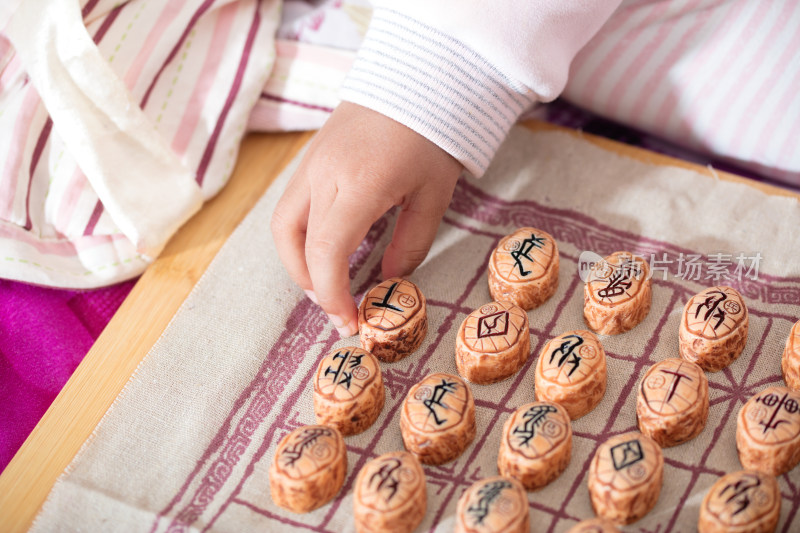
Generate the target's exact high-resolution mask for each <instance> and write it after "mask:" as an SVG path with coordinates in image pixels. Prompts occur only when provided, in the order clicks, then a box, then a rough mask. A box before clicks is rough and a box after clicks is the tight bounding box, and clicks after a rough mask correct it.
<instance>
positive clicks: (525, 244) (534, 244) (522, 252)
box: [511, 233, 545, 277]
mask: <svg viewBox="0 0 800 533" xmlns="http://www.w3.org/2000/svg"><path fill="white" fill-rule="evenodd" d="M544 243H545V240H544V237H537V236H536V235H534V234H533V233H531V236H530V238H527V239H525V240H524V241H522V244H520V246H519V248H517V249H516V250H512V251H511V257H513V258H514V263H515V264H516V266H517V267H518V268H519V275H520V276H522V277H525V276H527V275H528V274H530V273H531V271H530V270H525V267H524V266H523V265H522V258H523V257H524V258H525V259H527V260H528V261H530V262H531V263H533V262H534V261H533V257H531V256H530V253H531V251H533V249H534V248H539V249H543V248H544Z"/></svg>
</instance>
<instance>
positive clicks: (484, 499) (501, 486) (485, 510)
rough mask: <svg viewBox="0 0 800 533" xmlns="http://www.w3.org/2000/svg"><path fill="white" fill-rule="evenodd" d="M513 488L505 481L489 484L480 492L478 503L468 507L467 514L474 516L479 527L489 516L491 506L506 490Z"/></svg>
mask: <svg viewBox="0 0 800 533" xmlns="http://www.w3.org/2000/svg"><path fill="white" fill-rule="evenodd" d="M508 488H511V483H509V482H508V481H505V480H499V481H493V482H491V483H487V484H486V485H484V486H483V487H481V488H480V489H479V490H478V501H477V502H475V503H474V504H472V505H470V506H469V507H467V513H469V514H470V515H472V517H473V519H474V522H473V523H474V524H475V525H476V526H477V525H479V524H482V523H483V520H484V519H485V518H486V517H487V516H489V506H490V505H491V504H492V502H493V501H494V500H496V499H497V497H498V496H500V493H501V492H503V491H504V490H505V489H508Z"/></svg>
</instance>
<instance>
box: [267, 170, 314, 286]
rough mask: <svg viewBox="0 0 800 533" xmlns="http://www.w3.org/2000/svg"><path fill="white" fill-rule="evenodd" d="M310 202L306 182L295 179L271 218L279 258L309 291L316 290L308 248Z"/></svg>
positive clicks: (296, 281) (293, 276)
mask: <svg viewBox="0 0 800 533" xmlns="http://www.w3.org/2000/svg"><path fill="white" fill-rule="evenodd" d="M310 203H311V199H310V197H309V193H308V186H307V185H306V182H305V181H304V180H300V179H297V180H295V179H293V180H292V181H291V182H290V183H289V186H288V187H287V188H286V191H285V192H284V194H283V196H282V197H281V199H280V200H279V201H278V205H277V206H275V211H274V212H273V213H272V220H271V221H270V228H271V229H272V236H273V238H274V240H275V248H276V249H277V250H278V257H280V258H281V262H282V263H283V265H284V266H285V267H286V271H287V272H288V273H289V276H291V278H292V279H293V280H294V282H295V283H297V284H298V285H299V286H300V288H302V289H303V290H305V291H306V293H309V291H311V289H312V285H311V278H310V277H309V275H308V267H307V266H306V250H305V248H306V228H307V226H308V214H309V207H310ZM310 295H313V293H310Z"/></svg>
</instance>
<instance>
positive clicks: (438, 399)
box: [422, 378, 458, 426]
mask: <svg viewBox="0 0 800 533" xmlns="http://www.w3.org/2000/svg"><path fill="white" fill-rule="evenodd" d="M457 388H458V383H456V382H455V381H447V380H446V379H444V378H442V382H441V383H439V384H438V385H436V386H435V387H434V388H433V394H432V395H431V397H430V398H428V399H427V400H425V401H424V402H422V403H423V404H424V405H425V407H427V408H428V411H430V412H431V414H432V415H433V419H434V421H435V422H436V425H437V426H441V425H442V424H444V423H445V422H447V419H446V418H439V414H438V413H437V412H436V409H434V406H439V407H442V408H444V409H448V407H447V405H445V404H444V403H443V400H444V397H445V395H446V394H447V393H448V392H450V393H455V392H456V389H457Z"/></svg>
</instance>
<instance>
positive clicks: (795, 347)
mask: <svg viewBox="0 0 800 533" xmlns="http://www.w3.org/2000/svg"><path fill="white" fill-rule="evenodd" d="M781 373H782V374H783V381H784V382H785V383H786V386H787V387H789V388H790V389H792V390H796V391H800V320H798V321H797V322H795V323H794V326H792V330H791V331H790V332H789V336H788V337H787V338H786V346H785V347H784V349H783V355H782V356H781Z"/></svg>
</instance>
